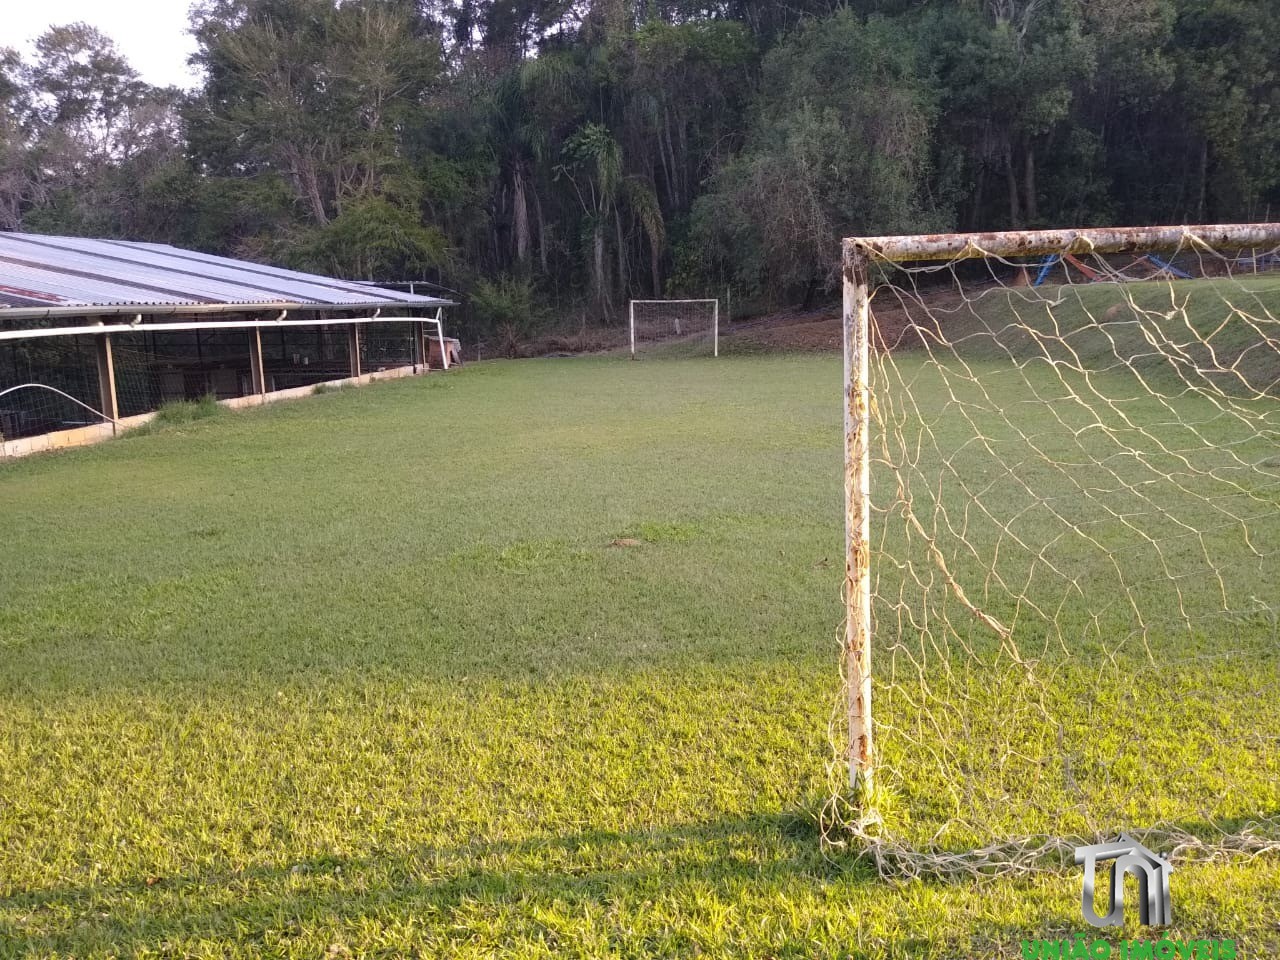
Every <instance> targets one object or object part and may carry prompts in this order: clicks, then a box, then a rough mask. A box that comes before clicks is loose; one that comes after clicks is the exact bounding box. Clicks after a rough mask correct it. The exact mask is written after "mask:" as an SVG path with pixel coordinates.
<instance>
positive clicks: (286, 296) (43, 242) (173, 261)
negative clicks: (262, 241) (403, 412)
mask: <svg viewBox="0 0 1280 960" xmlns="http://www.w3.org/2000/svg"><path fill="white" fill-rule="evenodd" d="M219 304H226V305H243V306H245V307H253V306H255V305H265V304H270V305H273V306H278V305H281V304H290V305H296V306H299V307H303V306H332V307H394V306H397V305H399V306H406V307H419V308H421V307H437V306H449V305H451V301H448V300H441V299H439V298H437V297H424V296H420V295H414V294H411V293H406V292H404V291H402V290H388V289H385V288H383V287H377V286H372V285H369V284H364V283H356V282H353V281H346V280H334V279H331V278H329V277H322V276H318V275H316V274H311V273H300V272H298V271H296V270H284V269H281V268H279V267H269V266H264V265H262V264H258V263H249V262H248V261H244V260H232V259H230V258H228V257H215V256H213V255H211V254H207V253H197V252H196V251H194V250H182V249H180V248H178V247H170V246H167V245H165V244H161V243H134V242H130V241H126V240H92V239H87V238H83V237H47V236H40V235H37V234H28V233H0V318H3V317H4V316H5V314H6V312H7V311H10V310H11V311H13V312H15V313H16V312H17V311H19V310H21V312H23V313H27V312H29V311H30V310H32V309H36V308H40V307H54V308H59V310H60V312H61V311H65V310H67V309H68V308H74V307H85V308H86V312H89V313H91V312H93V310H94V308H111V307H134V306H136V307H139V308H140V309H139V312H140V313H145V312H146V310H145V309H142V308H145V307H147V306H164V307H167V308H169V309H172V307H174V306H179V307H181V306H186V305H190V306H203V307H207V306H212V305H219Z"/></svg>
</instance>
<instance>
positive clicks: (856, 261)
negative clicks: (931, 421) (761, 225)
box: [843, 243, 875, 793]
mask: <svg viewBox="0 0 1280 960" xmlns="http://www.w3.org/2000/svg"><path fill="white" fill-rule="evenodd" d="M843 268H844V454H845V459H844V493H845V568H844V595H845V650H844V656H845V673H846V678H847V682H848V699H849V703H848V709H849V786H850V788H851V789H852V790H854V791H855V792H858V791H863V792H864V793H869V792H870V790H871V787H872V777H873V769H874V759H875V755H874V751H873V748H872V737H871V733H872V731H871V563H870V550H871V503H870V498H871V466H870V465H871V458H870V445H869V444H870V437H869V433H870V425H871V388H870V382H869V370H870V351H871V338H870V328H871V293H870V288H869V284H868V279H867V260H866V257H865V256H864V255H863V253H862V251H861V250H860V249H858V247H857V246H855V245H854V244H853V243H845V245H844V263H843Z"/></svg>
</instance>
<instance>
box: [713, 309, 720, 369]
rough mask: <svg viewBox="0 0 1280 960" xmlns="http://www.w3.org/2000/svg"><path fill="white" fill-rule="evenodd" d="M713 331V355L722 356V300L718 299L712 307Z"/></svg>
mask: <svg viewBox="0 0 1280 960" xmlns="http://www.w3.org/2000/svg"><path fill="white" fill-rule="evenodd" d="M711 323H712V327H713V331H712V338H713V339H712V348H711V355H712V356H713V357H718V356H720V301H719V300H716V301H715V303H714V305H713V306H712V308H711Z"/></svg>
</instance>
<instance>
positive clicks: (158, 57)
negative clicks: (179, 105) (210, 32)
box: [0, 0, 198, 88]
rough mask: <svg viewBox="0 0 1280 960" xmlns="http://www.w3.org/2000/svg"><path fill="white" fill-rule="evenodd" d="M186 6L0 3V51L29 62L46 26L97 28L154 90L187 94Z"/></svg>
mask: <svg viewBox="0 0 1280 960" xmlns="http://www.w3.org/2000/svg"><path fill="white" fill-rule="evenodd" d="M190 5H191V0H0V47H14V48H15V49H17V50H18V51H19V52H20V53H22V55H23V56H24V57H28V58H29V57H30V56H31V53H32V46H31V45H32V43H33V42H34V41H35V39H36V37H38V36H40V34H42V33H44V32H45V30H47V29H48V28H49V27H51V26H58V25H61V24H64V23H75V22H76V21H84V22H85V23H87V24H89V25H90V26H93V27H97V28H98V29H99V30H101V31H102V32H103V33H105V34H106V35H107V36H109V37H110V38H111V39H112V40H114V41H115V43H116V46H117V47H118V48H119V50H120V52H121V53H122V54H124V56H125V59H127V60H128V61H129V63H130V65H132V67H133V69H135V70H137V71H138V73H140V74H141V75H142V79H143V80H146V81H147V82H148V83H152V84H155V85H156V86H178V87H187V88H190V87H192V86H194V85H195V84H196V82H197V79H198V76H197V74H195V73H194V72H193V71H192V70H191V68H189V67H188V66H187V57H189V56H190V55H191V54H192V53H193V52H194V51H195V40H194V39H193V38H192V37H191V35H190V34H189V33H187V13H188V9H189V8H190Z"/></svg>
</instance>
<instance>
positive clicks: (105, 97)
mask: <svg viewBox="0 0 1280 960" xmlns="http://www.w3.org/2000/svg"><path fill="white" fill-rule="evenodd" d="M1277 22H1280V0H1252V2H1249V0H1087V2H1086V0H950V2H947V0H854V2H850V3H836V2H833V0H796V2H793V3H788V4H777V3H771V2H764V0H728V2H723V3H714V4H710V3H698V2H693V0H648V2H643V3H642V2H627V0H582V2H578V3H571V2H569V0H434V2H433V0H345V2H338V0H206V2H205V3H204V4H203V5H201V6H199V7H197V8H196V10H195V12H194V14H193V22H192V29H193V31H194V32H195V35H196V37H197V38H198V40H199V52H198V54H197V56H196V60H197V62H198V65H199V66H200V67H201V68H202V69H203V76H204V79H203V85H202V86H201V87H200V88H199V89H197V90H195V91H193V92H191V93H189V94H184V93H181V92H179V91H175V90H164V89H156V88H152V87H149V86H148V85H146V84H145V83H143V82H141V81H140V80H139V78H138V76H137V75H136V73H135V72H134V71H133V70H132V69H131V68H130V67H129V65H128V64H127V63H126V62H125V61H124V60H123V59H122V58H121V57H120V56H119V54H118V53H117V52H116V51H115V50H114V49H113V47H112V45H111V43H110V42H109V41H108V40H107V39H106V38H105V37H103V36H102V35H101V34H99V33H97V32H96V31H94V30H93V29H91V28H89V27H86V26H84V25H82V24H77V25H71V26H67V27H59V28H56V29H53V30H51V31H49V33H48V34H46V35H45V36H44V37H43V38H42V39H41V40H40V41H39V43H38V45H37V47H36V49H35V51H34V53H33V54H32V55H31V56H30V57H28V58H26V59H25V60H24V59H23V58H22V57H20V56H19V55H18V54H17V53H15V52H12V51H3V50H0V228H4V229H15V228H21V229H26V230H35V231H46V232H54V231H60V232H68V233H87V234H94V235H109V236H122V237H130V238H135V239H150V240H156V241H167V242H171V243H176V244H181V245H187V246H192V247H197V248H200V249H205V250H210V251H215V252H221V253H229V254H233V255H239V256H247V257H256V258H263V259H270V260H273V261H277V262H284V263H289V264H292V265H295V266H299V267H303V268H311V269H316V270H320V271H324V272H328V273H333V274H340V275H346V276H352V277H360V278H370V279H381V280H398V279H408V278H422V277H433V278H435V279H443V280H444V281H445V282H447V283H449V284H450V285H451V286H454V287H464V288H467V289H479V290H483V291H485V296H484V297H483V298H481V299H484V300H486V301H494V302H499V301H500V302H501V303H502V304H503V305H504V306H503V309H502V310H498V311H496V312H495V313H494V315H493V316H492V317H491V318H490V320H491V321H492V323H494V324H495V325H499V324H506V325H507V326H508V327H510V325H511V324H512V323H513V322H514V321H513V320H512V318H511V317H510V316H509V314H510V309H509V308H510V306H511V304H512V303H516V304H518V303H520V302H524V301H528V302H541V303H548V302H550V303H556V304H561V305H564V306H568V305H572V306H573V307H574V309H575V315H581V313H582V311H585V312H586V313H587V314H588V315H589V316H593V317H596V318H598V319H608V318H610V317H613V316H616V315H617V314H618V313H619V312H620V309H621V307H622V305H624V304H625V301H626V299H627V298H628V297H631V296H653V295H663V294H666V293H679V292H695V291H696V292H705V291H709V290H714V291H719V290H720V289H722V288H723V286H724V285H726V284H731V285H732V286H733V288H734V291H735V298H736V299H738V300H739V302H743V301H747V300H756V301H758V302H762V303H766V302H773V303H780V302H784V301H798V300H803V299H812V298H813V297H814V296H816V295H819V294H820V293H821V292H822V291H823V290H824V289H827V288H828V287H829V285H830V283H831V281H832V274H833V270H832V267H833V261H834V256H833V255H834V253H835V251H836V249H837V247H836V239H837V238H838V237H839V236H841V235H844V234H850V233H863V234H865V233H879V232H905V231H913V230H926V229H938V230H946V229H981V228H1010V227H1021V226H1038V225H1046V226H1047V225H1077V224H1090V223H1104V222H1105V223H1120V224H1139V223H1149V222H1206V221H1226V220H1259V219H1264V218H1268V217H1274V216H1275V215H1276V211H1277V209H1280V85H1278V84H1277V70H1278V69H1280V31H1277V30H1275V29H1274V24H1275V23H1277ZM482 284H483V286H482Z"/></svg>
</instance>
